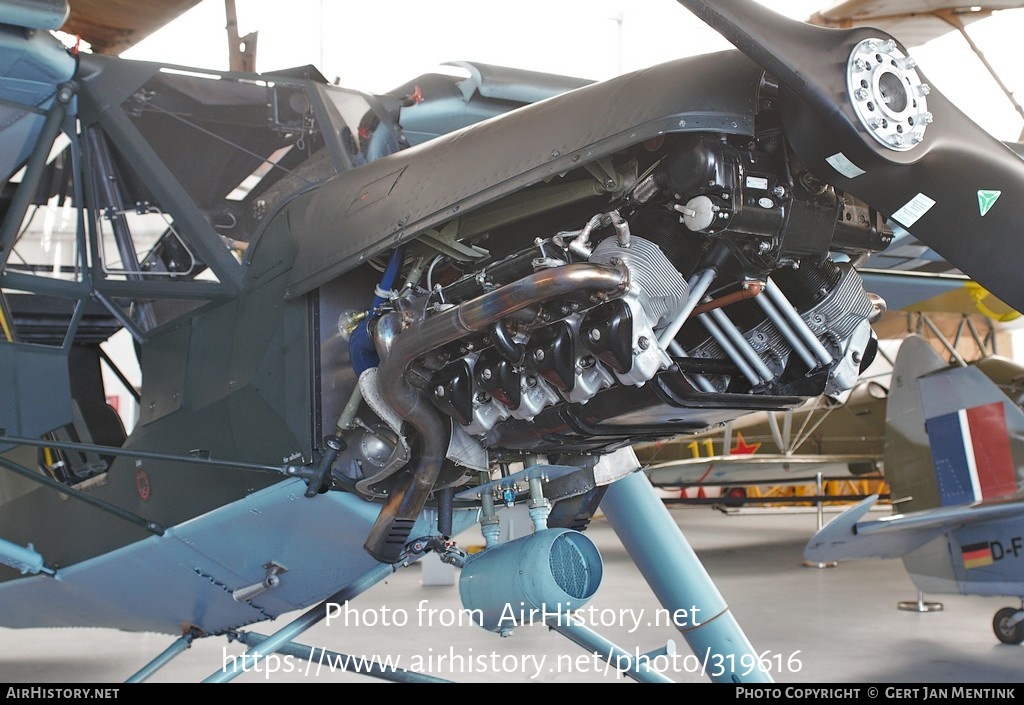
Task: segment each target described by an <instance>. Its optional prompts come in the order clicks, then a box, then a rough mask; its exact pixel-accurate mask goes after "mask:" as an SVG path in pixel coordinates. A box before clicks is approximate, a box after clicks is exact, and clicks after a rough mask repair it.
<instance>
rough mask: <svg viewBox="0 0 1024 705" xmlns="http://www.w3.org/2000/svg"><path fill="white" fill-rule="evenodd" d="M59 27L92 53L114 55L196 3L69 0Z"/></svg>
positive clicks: (193, 0)
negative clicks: (63, 20) (85, 43)
mask: <svg viewBox="0 0 1024 705" xmlns="http://www.w3.org/2000/svg"><path fill="white" fill-rule="evenodd" d="M70 4H71V14H70V15H69V16H68V20H67V22H66V23H64V26H63V27H61V30H62V31H64V32H67V33H68V34H74V35H78V36H79V37H81V38H82V39H84V40H85V41H87V42H89V44H90V45H91V46H92V51H93V52H94V53H96V54H108V55H111V56H116V55H118V54H120V53H121V52H123V51H125V50H126V49H128V48H129V47H132V46H134V45H135V44H138V43H139V42H140V41H142V40H143V39H145V38H146V37H148V36H149V35H150V34H152V33H153V32H155V31H156V30H158V29H160V28H161V27H163V26H164V25H166V24H167V23H168V22H170V21H171V20H174V19H176V18H177V17H179V16H180V15H182V14H184V13H185V12H186V11H188V10H190V9H192V8H193V7H195V6H196V5H198V4H199V0H161V1H160V2H145V3H140V2H137V1H136V0H71V3H70Z"/></svg>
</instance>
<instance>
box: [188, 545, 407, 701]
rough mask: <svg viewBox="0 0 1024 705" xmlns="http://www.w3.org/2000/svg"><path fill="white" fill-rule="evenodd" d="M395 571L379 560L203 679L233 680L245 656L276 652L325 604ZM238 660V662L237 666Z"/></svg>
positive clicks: (253, 660)
mask: <svg viewBox="0 0 1024 705" xmlns="http://www.w3.org/2000/svg"><path fill="white" fill-rule="evenodd" d="M394 572H395V566H392V565H388V564H385V563H378V564H377V565H376V566H374V567H373V568H371V569H370V570H368V571H367V572H366V573H364V574H363V576H362V577H361V578H358V579H356V580H355V581H353V582H352V583H350V584H348V585H347V586H345V587H344V588H342V589H341V590H339V591H338V592H336V593H334V594H333V595H331V596H330V597H328V598H327V599H326V600H324V601H323V602H321V603H320V604H319V605H317V606H316V607H313V608H312V609H309V610H307V611H306V612H304V613H302V614H301V615H299V616H298V617H296V618H295V619H294V620H293V621H292V622H290V623H289V624H287V625H286V626H284V627H283V628H281V629H279V630H278V631H276V632H274V634H273V635H271V636H269V637H267V638H266V639H265V640H264V641H261V642H260V644H259V646H253V647H251V648H249V650H248V651H246V652H245V653H244V654H242V656H239V657H236V658H234V659H232V660H231V665H230V667H229V666H228V665H227V664H225V665H224V667H223V668H221V669H219V670H217V671H214V672H213V673H212V674H211V675H210V676H208V677H207V678H206V680H204V681H203V682H204V683H227V682H228V681H230V680H232V679H233V678H234V677H235V676H237V675H238V674H239V673H242V672H244V671H245V670H247V669H246V659H249V661H248V662H249V663H252V664H255V663H257V662H258V660H259V659H260V658H264V657H266V656H267V655H269V654H273V653H276V652H277V651H278V650H279V649H281V648H282V647H283V646H284V645H285V644H288V643H289V642H291V641H292V640H293V639H294V638H295V637H297V636H298V635H299V634H302V633H303V632H305V631H306V630H308V629H309V628H311V627H312V626H313V625H315V624H316V623H317V622H319V621H320V620H322V619H324V618H325V617H326V616H327V605H328V604H329V603H342V602H348V601H349V600H351V599H352V598H354V597H356V596H357V595H359V594H361V593H363V592H365V591H366V590H368V589H369V588H371V587H373V586H374V585H376V584H377V583H379V582H380V581H381V580H383V579H384V578H386V577H388V576H389V575H391V574H392V573H394ZM239 661H241V664H242V665H241V666H239Z"/></svg>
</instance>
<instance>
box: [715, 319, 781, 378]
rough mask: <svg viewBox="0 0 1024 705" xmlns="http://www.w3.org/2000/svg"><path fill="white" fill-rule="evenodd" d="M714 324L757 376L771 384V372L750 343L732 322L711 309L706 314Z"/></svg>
mask: <svg viewBox="0 0 1024 705" xmlns="http://www.w3.org/2000/svg"><path fill="white" fill-rule="evenodd" d="M708 315H710V316H711V317H712V318H714V319H715V322H716V323H717V324H718V325H719V326H721V327H722V331H723V332H724V333H725V334H726V335H727V336H728V337H729V339H730V340H732V342H733V344H735V345H736V349H737V350H739V351H740V354H741V355H743V357H744V358H746V360H747V362H749V363H750V365H751V366H752V367H753V368H754V370H755V371H756V372H757V374H758V376H760V377H761V379H763V380H764V381H765V382H771V381H772V377H773V376H774V375H772V371H771V370H769V369H768V365H766V364H764V360H762V359H761V357H760V356H759V355H758V354H757V351H756V350H754V347H753V346H752V345H751V344H750V341H749V340H747V339H746V338H744V337H743V334H742V333H740V332H739V331H738V330H737V329H736V325H735V324H734V323H733V322H732V319H730V318H729V317H728V316H727V315H726V314H725V311H723V310H722V309H720V308H716V309H712V310H711V311H709V312H708Z"/></svg>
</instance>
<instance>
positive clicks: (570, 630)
mask: <svg viewBox="0 0 1024 705" xmlns="http://www.w3.org/2000/svg"><path fill="white" fill-rule="evenodd" d="M546 624H547V625H548V628H549V629H551V630H553V631H556V632H558V633H559V634H561V635H562V636H564V637H566V638H567V639H569V640H570V641H572V642H574V643H576V644H579V645H580V646H582V647H583V648H584V649H586V650H587V651H589V652H591V653H592V654H594V655H595V656H598V657H599V658H601V659H603V660H604V661H606V662H607V663H609V664H610V665H611V666H613V667H614V668H615V670H617V671H619V672H621V673H624V674H625V675H627V676H629V677H630V678H632V679H633V680H635V681H637V682H639V683H674V682H675V681H673V680H672V679H671V678H669V677H668V676H665V675H664V674H661V673H658V672H657V671H656V670H654V669H652V668H651V667H650V664H651V662H652V661H653V659H654V658H656V655H655V656H651V655H650V654H646V653H640V651H639V650H638V651H637V652H636V653H630V652H629V651H626V650H625V649H623V648H622V647H619V646H616V645H615V644H613V643H612V642H610V641H608V640H607V639H605V638H604V637H603V636H601V635H600V634H598V633H597V632H595V631H593V630H592V629H589V628H588V627H584V626H583V625H581V624H572V623H570V622H569V620H562V619H559V618H552V619H549V620H548V621H547V622H546Z"/></svg>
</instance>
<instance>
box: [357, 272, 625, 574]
mask: <svg viewBox="0 0 1024 705" xmlns="http://www.w3.org/2000/svg"><path fill="white" fill-rule="evenodd" d="M628 288H629V272H628V271H627V270H626V268H625V267H621V268H619V267H613V266H605V265H600V264H583V263H578V264H566V265H562V266H560V267H552V268H550V269H543V270H541V271H539V272H536V273H534V274H531V275H529V276H526V277H523V278H522V279H519V280H517V281H514V282H512V283H510V284H506V285H505V286H503V287H501V288H499V289H495V290H494V291H490V292H487V293H486V294H483V295H481V296H478V297H476V298H475V299H471V300H469V301H466V302H464V303H462V304H459V305H458V306H454V307H452V308H450V309H448V310H446V311H443V312H441V313H439V314H437V315H435V316H431V317H430V318H427V319H425V320H423V321H420V322H419V323H415V324H413V325H412V326H410V327H409V328H408V329H406V330H404V331H402V332H401V333H400V334H399V335H397V336H396V337H395V338H394V341H393V342H392V344H391V346H390V349H389V350H388V351H387V352H386V357H385V358H384V361H383V362H382V363H381V365H380V370H379V373H378V376H379V379H381V380H394V382H393V383H389V384H385V385H382V388H381V395H382V396H383V397H384V400H385V401H386V402H387V403H388V404H389V405H391V407H392V408H393V409H394V410H395V412H396V413H398V415H399V416H401V417H402V418H403V419H404V420H405V421H407V422H408V423H409V424H410V425H411V426H412V427H413V428H415V429H416V431H417V433H418V436H419V448H418V453H417V455H418V462H417V463H416V466H415V467H414V468H406V469H403V470H402V471H400V472H404V473H406V474H407V477H406V478H404V479H403V480H402V482H401V483H400V484H399V486H398V487H397V488H396V490H395V491H394V492H393V493H392V495H391V497H390V498H389V499H388V501H387V502H386V503H385V504H384V507H383V508H382V509H381V512H380V515H379V516H378V517H377V521H376V522H374V525H373V527H372V528H371V529H370V534H369V536H368V537H367V539H366V543H365V544H364V545H363V547H364V548H365V549H366V551H367V552H368V553H369V554H370V555H371V556H373V557H374V558H376V559H377V560H379V561H381V562H382V563H395V562H397V561H398V560H400V559H401V555H402V551H403V549H404V546H405V544H406V542H407V541H408V540H409V535H410V534H411V532H412V527H413V524H414V523H415V522H416V519H417V518H418V517H419V514H420V512H421V511H422V510H423V507H424V506H425V504H426V502H427V497H428V496H429V495H430V492H431V490H432V489H433V488H434V483H435V482H436V481H437V477H438V474H439V473H440V472H441V466H442V465H443V463H444V460H445V453H446V452H447V447H448V439H449V438H450V436H451V426H450V424H451V420H450V419H447V418H446V417H444V416H443V415H442V414H441V412H440V411H438V409H437V407H435V406H434V405H433V404H432V403H431V402H430V400H429V399H427V398H426V396H424V395H423V394H422V393H421V391H420V390H419V389H417V388H416V387H415V386H414V385H413V384H412V383H411V382H409V380H408V379H407V378H406V372H407V370H408V367H409V365H411V364H412V363H413V361H414V360H416V359H417V358H418V357H420V356H421V355H424V354H425V353H428V352H430V351H431V350H434V349H436V348H438V347H440V346H442V345H445V344H447V343H451V342H453V341H455V340H458V339H459V338H462V337H464V336H466V335H468V334H470V333H476V332H479V331H481V330H484V329H486V328H487V327H489V326H491V325H493V324H494V323H495V322H497V321H500V320H501V319H502V318H505V317H506V316H509V315H512V314H513V313H516V312H518V311H521V310H523V309H525V308H527V307H530V306H534V305H537V304H539V303H542V302H544V301H547V300H548V299H552V298H555V297H557V296H563V295H566V294H569V293H578V292H580V291H585V292H590V293H591V296H592V297H594V298H595V299H598V300H611V299H614V298H618V297H620V296H622V295H623V294H625V293H626V290H627V289H628ZM381 352H382V354H383V352H384V351H381Z"/></svg>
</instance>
